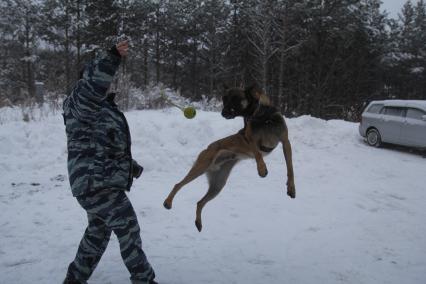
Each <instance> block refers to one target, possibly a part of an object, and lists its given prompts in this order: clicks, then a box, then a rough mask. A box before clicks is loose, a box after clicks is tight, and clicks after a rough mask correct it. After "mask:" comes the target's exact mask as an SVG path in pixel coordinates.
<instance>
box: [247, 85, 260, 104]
mask: <svg viewBox="0 0 426 284" xmlns="http://www.w3.org/2000/svg"><path fill="white" fill-rule="evenodd" d="M244 92H245V94H246V97H247V99H249V100H250V101H252V100H255V101H259V100H260V98H261V96H262V90H261V89H260V88H259V86H258V85H257V84H253V85H251V86H250V87H248V88H247V89H245V91H244Z"/></svg>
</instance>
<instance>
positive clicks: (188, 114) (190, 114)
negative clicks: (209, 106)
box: [183, 106, 197, 119]
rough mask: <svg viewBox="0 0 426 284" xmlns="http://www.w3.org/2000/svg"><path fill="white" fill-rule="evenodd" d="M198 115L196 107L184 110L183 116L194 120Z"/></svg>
mask: <svg viewBox="0 0 426 284" xmlns="http://www.w3.org/2000/svg"><path fill="white" fill-rule="evenodd" d="M196 114H197V111H196V110H195V108H194V107H191V106H190V107H186V108H185V109H184V110H183V115H184V116H185V117H186V118H188V119H192V118H194V117H195V115H196Z"/></svg>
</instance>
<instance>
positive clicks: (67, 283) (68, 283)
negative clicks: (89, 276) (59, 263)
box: [62, 275, 87, 284]
mask: <svg viewBox="0 0 426 284" xmlns="http://www.w3.org/2000/svg"><path fill="white" fill-rule="evenodd" d="M62 284H87V282H86V281H83V282H81V281H80V280H77V279H74V278H72V277H69V276H68V275H67V277H66V278H65V280H64V282H63V283H62Z"/></svg>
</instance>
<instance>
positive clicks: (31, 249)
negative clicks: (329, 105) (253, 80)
mask: <svg viewBox="0 0 426 284" xmlns="http://www.w3.org/2000/svg"><path fill="white" fill-rule="evenodd" d="M126 116H127V117H128V120H129V124H130V128H131V132H132V139H133V155H134V158H135V159H137V160H138V161H140V163H141V164H142V165H143V166H144V167H145V172H144V174H143V175H142V178H141V179H140V180H137V181H136V182H135V184H134V186H133V189H132V192H131V193H130V194H129V196H130V199H131V200H132V202H133V205H134V208H135V210H136V212H137V214H138V218H139V221H140V224H141V227H142V239H143V242H144V248H145V251H146V253H147V255H148V257H149V259H150V261H151V263H152V265H153V266H154V268H155V269H156V273H157V275H158V280H159V282H160V283H164V284H167V283H168V284H179V283H181V284H188V283H189V284H191V283H194V284H199V283H217V284H222V283H236V284H240V283H241V284H257V283H271V284H281V283H298V284H303V283H306V284H310V283H371V284H373V283H374V284H377V283H395V284H397V283H398V284H399V283H412V284H414V283H419V284H420V283H425V282H426V258H425V255H426V242H425V241H424V240H425V235H426V223H425V222H424V220H425V219H426V211H425V209H424V206H425V204H426V203H425V202H426V190H425V185H426V176H425V174H424V173H425V172H426V161H425V159H423V158H422V157H421V156H418V155H415V154H411V153H409V152H404V151H396V150H392V149H387V148H384V149H376V148H371V147H368V146H366V145H365V144H364V142H363V141H362V139H361V138H360V137H359V135H358V131H357V124H354V123H348V122H343V121H328V122H326V121H323V120H319V119H315V118H312V117H309V116H303V117H299V118H295V119H288V120H287V124H288V127H289V131H290V139H291V143H292V146H293V159H294V167H295V177H296V190H297V198H296V199H295V200H291V199H289V198H288V197H287V196H286V194H285V192H286V190H285V182H286V174H285V164H284V159H283V154H282V150H281V149H276V150H275V151H274V152H273V153H272V154H271V155H270V156H268V157H267V158H266V164H267V166H268V170H269V175H268V176H267V177H266V178H265V179H261V178H259V177H258V176H257V173H256V166H255V163H254V162H253V161H244V162H242V163H240V164H239V165H237V167H236V168H235V170H234V171H233V173H232V174H231V177H230V179H229V181H228V184H227V185H226V187H225V189H224V190H223V192H222V193H221V194H220V195H219V196H218V197H217V198H216V199H215V200H213V201H212V202H211V203H209V204H208V205H207V206H206V208H205V209H204V212H203V225H204V227H203V232H202V233H198V231H197V230H196V228H195V226H194V219H195V205H196V202H197V201H198V200H199V199H200V198H201V197H202V196H203V195H204V192H205V190H206V188H207V185H206V180H205V178H204V177H201V178H199V179H197V180H195V181H194V182H192V183H191V184H189V185H188V186H186V187H185V188H183V189H182V191H181V192H180V193H179V194H178V195H177V197H176V199H175V202H174V208H173V209H172V210H171V211H167V210H165V209H164V208H163V207H162V202H163V200H164V198H165V197H166V196H167V194H168V193H169V191H170V190H171V188H172V186H173V185H174V184H175V183H176V182H177V181H179V180H180V179H181V178H182V177H183V176H184V174H185V173H186V172H187V171H188V169H189V168H190V166H191V165H192V163H193V161H194V159H195V158H196V156H197V154H198V153H199V152H200V151H201V150H202V149H204V147H206V146H207V145H208V144H209V143H210V142H212V141H213V140H216V139H219V138H222V137H224V136H226V135H229V134H232V133H234V132H236V131H237V130H238V129H239V128H240V127H241V125H242V120H241V119H235V120H225V119H223V118H222V117H220V114H219V113H215V112H203V111H199V112H198V114H197V117H196V118H195V119H193V120H187V119H185V118H184V117H183V115H182V114H181V113H180V111H179V110H176V109H166V110H158V111H133V112H129V113H127V114H126ZM0 188H1V189H0V204H1V205H0V206H1V207H0V208H1V211H2V214H1V215H0V283H16V284H19V283H46V284H48V283H60V282H61V281H62V279H63V277H64V275H65V271H66V267H67V265H68V263H69V262H70V261H71V260H72V259H73V257H74V255H75V252H76V250H77V246H78V243H79V241H80V238H81V236H82V234H83V231H84V229H85V225H86V217H85V213H84V211H83V210H82V209H81V208H80V207H79V205H78V203H77V202H76V201H75V199H74V198H73V197H72V196H71V193H70V190H69V185H68V180H67V176H66V140H65V133H64V127H63V123H62V117H61V116H60V115H56V116H50V117H47V118H44V119H42V120H40V121H36V122H29V123H25V122H21V121H6V122H4V123H3V124H2V125H1V126H0ZM89 283H99V284H101V283H102V284H104V283H128V272H127V271H126V269H125V267H124V265H123V263H122V261H121V258H120V253H119V248H118V244H117V240H116V238H115V237H113V238H112V240H111V242H110V245H109V247H108V249H107V251H106V253H105V255H104V257H103V258H102V260H101V262H100V264H99V266H98V268H97V270H96V271H95V273H94V275H93V276H92V278H91V281H90V282H89Z"/></svg>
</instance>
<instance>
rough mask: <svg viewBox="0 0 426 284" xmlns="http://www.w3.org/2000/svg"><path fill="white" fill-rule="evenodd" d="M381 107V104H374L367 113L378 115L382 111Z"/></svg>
mask: <svg viewBox="0 0 426 284" xmlns="http://www.w3.org/2000/svg"><path fill="white" fill-rule="evenodd" d="M382 107H383V105H382V104H374V105H372V106H370V107H369V108H368V110H367V112H369V113H379V112H380V110H381V109H382Z"/></svg>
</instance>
